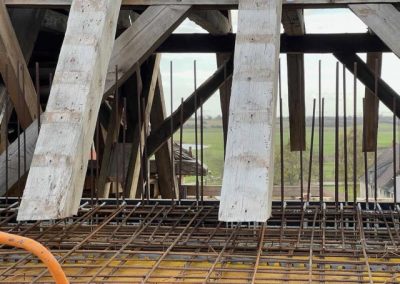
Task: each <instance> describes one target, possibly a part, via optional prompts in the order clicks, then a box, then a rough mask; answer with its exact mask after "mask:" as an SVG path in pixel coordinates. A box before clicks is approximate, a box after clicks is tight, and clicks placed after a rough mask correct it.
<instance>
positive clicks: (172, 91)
mask: <svg viewBox="0 0 400 284" xmlns="http://www.w3.org/2000/svg"><path fill="white" fill-rule="evenodd" d="M169 72H170V76H169V79H170V107H171V125H170V131H171V133H170V134H171V171H172V176H173V178H174V179H175V151H174V121H173V115H172V114H173V112H174V89H173V87H174V85H173V83H174V82H173V65H172V61H170V63H169ZM171 201H172V203H173V202H174V194H172V199H171Z"/></svg>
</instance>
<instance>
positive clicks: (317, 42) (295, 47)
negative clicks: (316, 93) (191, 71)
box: [40, 33, 391, 86]
mask: <svg viewBox="0 0 400 284" xmlns="http://www.w3.org/2000/svg"><path fill="white" fill-rule="evenodd" d="M235 37H236V35H235V34H226V35H211V34H190V33H187V34H171V35H170V36H169V37H168V38H167V39H166V40H165V41H164V42H162V43H160V46H159V47H157V49H155V52H160V53H231V52H233V48H234V45H235ZM52 40H53V41H57V42H58V41H62V35H57V34H53V35H52ZM40 52H43V53H46V54H47V55H46V56H49V51H48V50H43V51H40ZM333 52H351V53H367V52H391V50H390V49H389V48H388V47H387V46H386V45H385V43H384V42H383V41H382V40H380V39H379V37H377V36H376V35H371V34H369V33H351V34H307V35H302V36H288V35H285V34H282V35H281V53H333ZM51 57H53V58H54V60H56V58H58V54H56V53H54V54H52V55H51ZM114 68H115V66H114ZM50 72H54V71H50ZM43 73H45V72H43ZM110 86H111V85H110Z"/></svg>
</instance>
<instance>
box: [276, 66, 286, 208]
mask: <svg viewBox="0 0 400 284" xmlns="http://www.w3.org/2000/svg"><path fill="white" fill-rule="evenodd" d="M278 72H279V73H278V84H279V85H278V87H279V142H280V151H281V152H280V156H281V210H282V211H283V203H284V201H285V177H284V159H283V117H282V115H283V114H282V80H281V61H280V60H279V71H278Z"/></svg>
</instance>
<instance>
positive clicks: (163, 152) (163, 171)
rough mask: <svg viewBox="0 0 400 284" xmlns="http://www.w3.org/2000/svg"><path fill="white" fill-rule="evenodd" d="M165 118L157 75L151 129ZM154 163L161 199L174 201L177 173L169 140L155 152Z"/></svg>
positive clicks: (176, 193) (157, 126)
mask: <svg viewBox="0 0 400 284" xmlns="http://www.w3.org/2000/svg"><path fill="white" fill-rule="evenodd" d="M166 117H167V110H166V107H165V101H164V91H163V86H162V80H161V74H159V75H158V80H157V86H156V90H155V94H154V99H153V108H152V109H151V113H150V123H151V127H152V128H153V129H158V128H159V127H160V126H161V125H162V123H163V122H164V120H165V118H166ZM155 162H156V165H157V173H158V187H159V190H160V194H161V197H162V198H167V199H171V198H175V199H176V198H177V196H178V192H179V191H178V182H177V179H176V175H175V173H179V171H175V172H174V171H173V169H172V167H171V140H168V141H167V142H166V143H165V144H164V145H163V146H161V147H160V149H158V151H156V152H155Z"/></svg>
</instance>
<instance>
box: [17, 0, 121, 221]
mask: <svg viewBox="0 0 400 284" xmlns="http://www.w3.org/2000/svg"><path fill="white" fill-rule="evenodd" d="M120 5H121V1H120V0H101V1H99V0H84V1H83V0H74V1H73V3H72V6H71V11H70V15H69V19H68V27H67V31H66V35H65V39H64V43H63V46H62V48H61V52H60V58H59V61H58V64H57V69H56V72H55V74H54V81H53V85H52V88H51V92H50V97H49V101H48V103H47V107H46V112H45V113H44V115H43V116H44V117H43V121H42V125H41V130H40V134H39V138H38V141H37V144H36V149H35V153H34V157H33V160H32V165H31V168H30V172H29V175H28V179H27V182H26V187H25V191H24V195H23V198H22V202H21V206H20V209H19V212H18V220H42V219H57V218H64V217H69V216H72V215H74V214H76V213H77V211H78V207H79V202H80V199H81V196H82V190H83V184H84V180H85V176H86V169H87V164H88V159H87V157H88V153H89V151H90V147H91V145H92V141H93V139H92V138H93V135H94V130H95V126H96V121H97V114H98V111H99V108H100V104H101V99H102V98H101V96H99V95H98V94H101V93H103V91H104V84H105V77H106V74H107V67H108V63H109V60H110V57H111V53H112V48H113V44H114V38H115V32H116V26H117V20H118V13H119V10H120Z"/></svg>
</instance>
